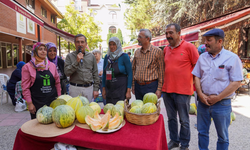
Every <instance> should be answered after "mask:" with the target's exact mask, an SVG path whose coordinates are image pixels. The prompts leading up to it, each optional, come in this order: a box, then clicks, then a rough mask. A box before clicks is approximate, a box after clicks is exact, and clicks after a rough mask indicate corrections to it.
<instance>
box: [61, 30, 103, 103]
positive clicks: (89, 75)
mask: <svg viewBox="0 0 250 150" xmlns="http://www.w3.org/2000/svg"><path fill="white" fill-rule="evenodd" d="M74 41H75V47H76V51H74V52H72V53H70V54H68V55H67V57H66V59H65V66H64V71H65V74H66V76H68V77H70V88H69V95H70V96H72V97H76V96H78V95H82V96H85V97H86V98H87V99H88V100H89V102H91V101H92V99H93V96H94V98H96V97H97V96H98V95H99V92H98V90H99V83H100V79H99V76H98V69H97V63H96V59H95V56H94V55H93V54H91V53H89V52H87V51H85V48H86V46H87V39H86V37H85V36H84V35H82V34H77V35H76V36H75V39H74Z"/></svg>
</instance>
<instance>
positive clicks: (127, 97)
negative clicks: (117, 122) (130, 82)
mask: <svg viewBox="0 0 250 150" xmlns="http://www.w3.org/2000/svg"><path fill="white" fill-rule="evenodd" d="M126 99H127V100H130V99H131V89H130V88H127V92H126Z"/></svg>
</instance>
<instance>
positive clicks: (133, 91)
mask: <svg viewBox="0 0 250 150" xmlns="http://www.w3.org/2000/svg"><path fill="white" fill-rule="evenodd" d="M132 93H133V94H134V95H135V87H134V86H132Z"/></svg>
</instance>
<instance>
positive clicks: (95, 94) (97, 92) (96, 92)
mask: <svg viewBox="0 0 250 150" xmlns="http://www.w3.org/2000/svg"><path fill="white" fill-rule="evenodd" d="M93 96H94V99H96V98H97V97H98V96H99V91H93Z"/></svg>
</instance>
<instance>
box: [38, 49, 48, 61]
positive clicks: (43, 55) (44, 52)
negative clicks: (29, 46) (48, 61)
mask: <svg viewBox="0 0 250 150" xmlns="http://www.w3.org/2000/svg"><path fill="white" fill-rule="evenodd" d="M37 54H38V56H39V57H40V58H41V59H45V58H46V56H47V50H46V48H45V46H40V47H39V48H38V50H37Z"/></svg>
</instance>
